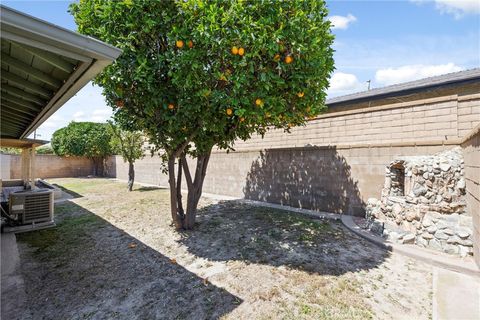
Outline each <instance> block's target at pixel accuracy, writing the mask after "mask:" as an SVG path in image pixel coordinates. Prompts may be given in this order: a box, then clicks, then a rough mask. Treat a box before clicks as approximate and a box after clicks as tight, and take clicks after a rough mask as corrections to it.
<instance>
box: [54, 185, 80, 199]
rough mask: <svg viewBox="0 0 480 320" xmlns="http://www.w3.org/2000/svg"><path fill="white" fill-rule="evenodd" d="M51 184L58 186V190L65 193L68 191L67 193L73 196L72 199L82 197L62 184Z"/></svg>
mask: <svg viewBox="0 0 480 320" xmlns="http://www.w3.org/2000/svg"><path fill="white" fill-rule="evenodd" d="M53 185H54V186H55V187H57V188H59V189H60V190H62V191H63V192H65V193H68V194H69V195H71V196H72V197H73V199H77V198H81V197H83V196H82V195H81V194H79V193H77V192H75V191H73V190H70V189H67V188H65V187H64V186H62V185H59V184H56V183H53Z"/></svg>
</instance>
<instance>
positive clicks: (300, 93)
mask: <svg viewBox="0 0 480 320" xmlns="http://www.w3.org/2000/svg"><path fill="white" fill-rule="evenodd" d="M304 95H305V92H299V93H297V96H298V97H299V98H303V96H304Z"/></svg>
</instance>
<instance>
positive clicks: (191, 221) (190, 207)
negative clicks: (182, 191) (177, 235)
mask: <svg viewBox="0 0 480 320" xmlns="http://www.w3.org/2000/svg"><path fill="white" fill-rule="evenodd" d="M210 153H211V150H209V151H208V153H206V154H202V155H199V156H198V158H197V167H196V169H195V179H194V180H193V182H192V181H191V179H190V183H188V182H187V184H188V195H187V212H186V213H185V219H184V221H183V228H184V229H186V230H191V229H193V227H194V226H195V219H196V217H197V207H198V202H199V201H200V197H201V196H202V190H203V182H204V181H205V175H206V173H207V167H208V161H209V160H210ZM186 175H187V170H185V176H186ZM187 181H188V179H187Z"/></svg>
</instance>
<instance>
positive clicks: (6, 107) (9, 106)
mask: <svg viewBox="0 0 480 320" xmlns="http://www.w3.org/2000/svg"><path fill="white" fill-rule="evenodd" d="M1 103H2V112H3V111H11V112H19V113H22V114H24V115H28V116H31V117H35V116H36V115H37V113H35V112H31V111H28V109H26V108H25V107H22V106H20V105H18V104H15V103H13V102H8V101H6V100H3V99H2V101H1Z"/></svg>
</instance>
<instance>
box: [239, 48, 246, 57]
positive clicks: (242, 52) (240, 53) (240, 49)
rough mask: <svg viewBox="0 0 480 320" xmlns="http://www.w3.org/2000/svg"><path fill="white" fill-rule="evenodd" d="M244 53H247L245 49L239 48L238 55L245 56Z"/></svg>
mask: <svg viewBox="0 0 480 320" xmlns="http://www.w3.org/2000/svg"><path fill="white" fill-rule="evenodd" d="M244 54H245V49H243V48H239V49H238V55H239V56H243V55H244Z"/></svg>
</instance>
